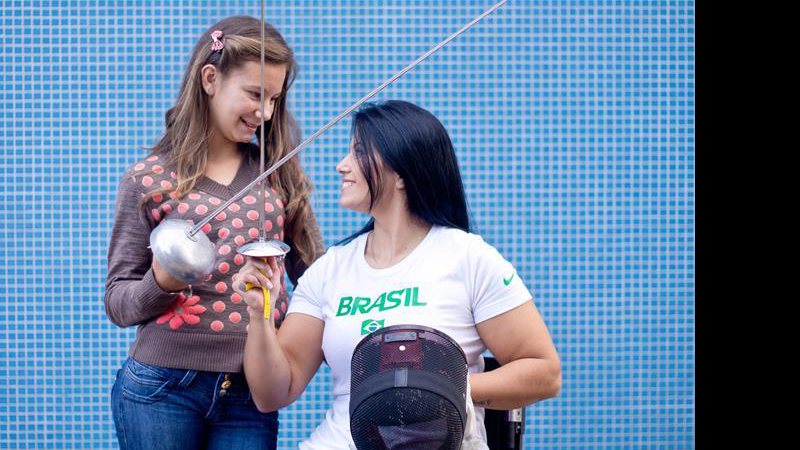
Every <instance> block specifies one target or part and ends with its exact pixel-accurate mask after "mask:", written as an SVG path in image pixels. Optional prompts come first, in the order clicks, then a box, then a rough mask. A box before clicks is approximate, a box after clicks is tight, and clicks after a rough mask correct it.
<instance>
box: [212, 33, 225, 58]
mask: <svg viewBox="0 0 800 450" xmlns="http://www.w3.org/2000/svg"><path fill="white" fill-rule="evenodd" d="M224 35H225V34H224V33H223V32H222V31H220V30H214V32H212V33H211V39H212V40H213V41H214V42H212V43H211V51H214V52H217V53H222V49H223V48H224V47H225V45H224V44H223V43H222V36H224Z"/></svg>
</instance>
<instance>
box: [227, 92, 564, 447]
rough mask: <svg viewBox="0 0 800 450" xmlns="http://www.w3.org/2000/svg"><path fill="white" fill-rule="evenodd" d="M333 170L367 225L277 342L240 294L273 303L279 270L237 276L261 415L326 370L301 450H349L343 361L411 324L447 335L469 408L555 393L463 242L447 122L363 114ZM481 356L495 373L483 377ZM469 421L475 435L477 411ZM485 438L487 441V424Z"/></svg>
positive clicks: (312, 280) (538, 331) (481, 260)
mask: <svg viewBox="0 0 800 450" xmlns="http://www.w3.org/2000/svg"><path fill="white" fill-rule="evenodd" d="M337 171H338V172H339V173H340V174H341V175H342V187H341V197H340V204H341V206H343V207H345V208H348V209H352V210H355V211H360V212H364V213H367V214H369V215H370V216H371V220H370V221H369V222H368V224H367V225H366V226H365V227H364V228H363V229H362V230H361V231H359V232H358V233H356V234H354V235H353V236H351V237H349V238H347V239H345V240H344V241H343V242H341V243H340V245H337V246H334V247H332V248H330V249H329V250H328V252H327V253H326V254H325V255H324V256H323V257H321V258H320V259H319V260H317V261H316V262H315V263H314V264H313V265H312V266H311V267H310V268H309V269H308V271H307V272H306V273H305V274H304V275H303V276H302V277H301V278H300V280H299V285H298V287H297V289H296V290H295V292H294V295H293V298H292V303H291V305H290V307H289V313H288V315H287V317H286V320H285V322H284V323H283V326H282V327H281V328H280V330H279V331H276V330H275V327H274V326H273V323H272V322H271V321H270V320H265V319H263V318H262V319H259V318H260V317H263V314H262V311H261V310H260V308H261V297H260V295H258V294H257V292H259V290H257V289H253V290H251V291H248V292H245V290H244V283H247V282H250V283H253V284H254V285H257V286H266V287H267V288H269V289H271V290H274V292H277V287H276V286H277V282H278V280H279V271H278V267H277V264H276V261H275V260H274V259H269V260H268V262H267V263H265V262H263V261H260V260H258V259H250V260H248V262H247V264H246V265H245V266H244V267H243V268H242V269H241V270H240V272H239V274H238V275H237V277H236V284H235V289H237V290H238V291H239V292H241V293H242V295H243V296H244V299H245V302H246V303H247V305H248V313H249V314H250V318H251V319H250V320H251V322H250V330H249V333H248V337H247V346H246V348H245V374H246V376H247V379H248V382H249V383H250V388H251V390H252V393H253V399H254V401H255V402H256V405H257V406H258V408H259V409H260V410H262V411H273V410H276V409H278V408H281V407H283V406H286V405H288V404H290V403H292V402H293V401H295V400H296V399H297V398H298V397H299V396H300V394H301V393H302V392H303V390H304V389H305V387H306V386H307V385H308V383H309V381H310V380H311V378H312V377H313V376H314V374H315V373H316V372H317V369H318V368H319V367H320V364H321V363H322V361H323V360H324V361H326V362H327V364H328V365H329V366H330V368H331V373H332V375H333V380H334V386H333V395H334V397H335V399H334V403H333V406H332V408H331V409H330V410H329V411H328V412H327V414H326V417H325V420H324V421H323V423H322V424H320V425H319V426H318V427H317V429H316V430H315V431H314V433H313V434H312V435H311V437H310V438H309V439H308V440H306V441H304V442H302V443H301V444H300V448H301V449H345V448H349V446H350V445H352V438H351V436H350V430H349V417H348V404H349V389H350V359H351V355H352V353H353V349H354V348H355V346H356V344H357V343H358V342H359V341H360V340H361V338H363V335H364V334H366V333H367V330H365V328H367V327H365V324H369V328H370V330H374V329H375V326H376V324H378V325H377V326H380V325H382V326H390V325H396V324H418V325H424V326H428V327H432V328H435V329H438V330H440V331H443V332H445V333H446V334H448V335H450V336H451V337H452V338H454V339H455V340H456V342H458V343H459V345H461V347H462V348H463V349H464V352H465V353H466V356H467V360H468V363H469V370H470V372H471V374H470V384H471V396H472V399H473V401H474V402H475V405H477V406H482V407H488V408H495V409H511V408H517V407H520V406H523V405H528V404H531V403H533V402H536V401H539V400H542V399H545V398H548V397H553V396H555V395H556V394H557V393H558V391H559V390H560V385H561V364H560V360H559V357H558V354H557V352H556V350H555V348H554V346H553V343H552V340H551V338H550V335H549V332H548V330H547V327H546V326H545V324H544V322H543V320H542V318H541V316H540V315H539V313H538V311H537V309H536V307H535V305H534V303H533V302H532V298H531V294H530V292H529V291H528V289H527V288H526V287H525V285H524V284H523V282H522V280H521V279H520V277H519V276H518V274H517V273H516V271H515V270H514V268H513V266H512V265H511V264H510V263H509V262H508V261H506V260H505V259H504V258H503V257H502V256H501V255H500V254H499V253H498V252H497V250H495V249H494V248H493V247H491V246H490V245H489V244H487V243H486V242H484V241H483V239H482V238H481V237H480V236H478V235H475V234H471V233H470V232H469V230H470V229H469V219H468V214H467V206H466V200H465V197H464V189H463V186H462V182H461V175H460V173H459V169H458V164H457V161H456V157H455V152H454V151H453V146H452V143H451V141H450V138H449V136H448V134H447V131H446V130H445V129H444V127H443V126H442V124H441V123H440V122H439V121H438V120H437V119H436V118H435V117H434V116H433V115H432V114H431V113H429V112H428V111H426V110H424V109H422V108H420V107H418V106H416V105H413V104H410V103H406V102H400V101H390V102H386V103H383V104H379V105H368V106H366V107H364V108H363V109H361V110H360V111H359V112H357V113H356V114H355V115H354V118H353V132H352V141H351V148H350V152H349V153H348V154H347V156H345V157H344V159H342V161H341V162H340V163H339V164H338V166H337ZM261 272H263V273H265V274H266V276H264V275H262V273H261ZM487 348H488V349H489V350H491V352H492V353H493V354H494V356H495V358H497V360H498V361H499V362H500V363H501V364H502V367H500V368H499V369H497V370H494V371H490V372H486V373H484V372H483V359H482V357H481V353H482V352H483V351H484V350H486V349H487ZM476 417H477V420H478V423H481V424H482V422H483V410H482V408H477V410H476ZM480 433H481V435H482V440H483V441H484V442H485V440H486V437H485V436H486V434H485V430H484V429H483V427H482V426H481V430H480ZM350 448H351V447H350Z"/></svg>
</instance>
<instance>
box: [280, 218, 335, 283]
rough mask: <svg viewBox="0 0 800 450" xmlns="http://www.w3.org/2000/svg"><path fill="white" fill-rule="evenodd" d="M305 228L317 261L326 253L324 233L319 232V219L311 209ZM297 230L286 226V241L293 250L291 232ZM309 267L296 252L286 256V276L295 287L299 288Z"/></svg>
mask: <svg viewBox="0 0 800 450" xmlns="http://www.w3.org/2000/svg"><path fill="white" fill-rule="evenodd" d="M303 228H304V229H305V230H307V231H308V235H309V236H310V237H311V240H312V242H313V243H314V250H315V251H316V258H315V259H317V258H319V257H320V256H322V254H323V253H325V244H324V243H323V241H322V233H321V232H320V230H319V225H318V224H317V218H316V217H315V216H314V211H312V210H311V208H310V207H309V214H308V217H307V220H306V223H305V224H303ZM296 229H297V227H296V226H295V224H290V223H287V224H286V235H285V239H284V240H285V241H286V243H287V244H289V247H292V248H294V240H293V236H292V235H291V233H290V230H296ZM309 266H310V264H306V263H305V262H303V260H302V259H300V256H299V253H298V252H296V251H291V252H289V253H288V254H287V255H286V260H285V261H284V267H286V274H287V275H288V276H289V280H290V281H291V282H292V284H293V285H295V286H297V280H299V279H300V277H301V276H303V273H305V271H306V269H308V267H309Z"/></svg>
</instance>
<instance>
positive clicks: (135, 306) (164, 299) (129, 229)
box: [105, 173, 175, 327]
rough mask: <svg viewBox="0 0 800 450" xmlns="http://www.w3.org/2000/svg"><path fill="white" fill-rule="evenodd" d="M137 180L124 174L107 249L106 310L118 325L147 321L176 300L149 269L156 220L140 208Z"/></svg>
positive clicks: (123, 325)
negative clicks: (151, 218) (151, 240)
mask: <svg viewBox="0 0 800 450" xmlns="http://www.w3.org/2000/svg"><path fill="white" fill-rule="evenodd" d="M136 180H137V179H136V178H135V177H132V176H130V174H129V173H126V174H125V176H123V178H122V181H121V182H120V185H119V190H118V192H117V201H116V214H115V217H114V227H113V229H112V231H111V240H110V243H109V248H108V275H107V277H106V292H105V309H106V315H107V316H108V317H109V319H111V322H113V323H114V324H115V325H117V326H120V327H129V326H132V325H137V324H140V323H143V322H146V321H147V320H149V319H151V318H153V317H155V316H157V315H160V314H162V313H164V312H166V311H167V310H168V309H169V307H170V306H171V305H172V303H173V302H174V300H175V294H170V293H168V292H165V291H164V290H162V289H161V287H160V286H159V285H158V284H157V283H156V280H155V276H154V274H153V271H152V269H151V268H150V266H151V263H152V257H153V255H152V252H151V251H150V248H149V241H150V231H151V230H152V229H153V228H154V227H155V223H154V221H151V220H148V218H147V216H146V215H145V214H144V212H143V211H142V209H141V208H140V207H139V199H140V198H141V196H142V194H143V192H142V189H141V184H140V183H138V182H137V181H136Z"/></svg>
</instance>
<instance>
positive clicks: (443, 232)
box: [433, 225, 485, 246]
mask: <svg viewBox="0 0 800 450" xmlns="http://www.w3.org/2000/svg"><path fill="white" fill-rule="evenodd" d="M433 232H435V233H436V238H437V240H439V241H442V242H445V243H446V244H448V245H461V246H472V245H481V243H485V241H484V240H483V237H481V235H479V234H475V233H472V232H469V231H464V230H462V229H460V228H455V227H444V226H438V225H437V226H434V229H433Z"/></svg>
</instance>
